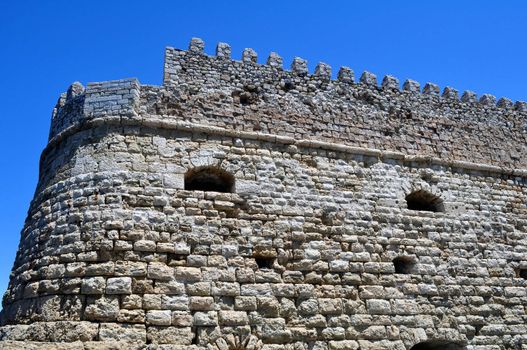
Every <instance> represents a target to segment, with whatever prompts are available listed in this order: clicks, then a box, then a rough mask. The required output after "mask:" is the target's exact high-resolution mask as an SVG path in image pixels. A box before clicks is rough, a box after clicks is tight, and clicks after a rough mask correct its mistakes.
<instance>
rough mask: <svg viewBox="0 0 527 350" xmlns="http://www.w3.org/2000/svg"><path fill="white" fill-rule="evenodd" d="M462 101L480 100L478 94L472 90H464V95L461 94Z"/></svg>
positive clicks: (472, 101) (474, 101) (473, 101)
mask: <svg viewBox="0 0 527 350" xmlns="http://www.w3.org/2000/svg"><path fill="white" fill-rule="evenodd" d="M461 101H462V102H465V103H476V102H478V95H476V93H475V92H473V91H470V90H466V91H463V95H461Z"/></svg>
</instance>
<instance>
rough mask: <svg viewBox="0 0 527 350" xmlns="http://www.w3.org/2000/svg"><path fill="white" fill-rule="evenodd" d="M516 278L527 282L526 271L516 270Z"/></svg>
mask: <svg viewBox="0 0 527 350" xmlns="http://www.w3.org/2000/svg"><path fill="white" fill-rule="evenodd" d="M516 277H518V278H523V279H525V280H527V269H517V270H516Z"/></svg>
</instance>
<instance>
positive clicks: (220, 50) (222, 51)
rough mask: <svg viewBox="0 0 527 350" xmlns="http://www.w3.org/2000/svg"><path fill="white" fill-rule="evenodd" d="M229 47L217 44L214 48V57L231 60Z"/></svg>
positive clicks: (224, 44)
mask: <svg viewBox="0 0 527 350" xmlns="http://www.w3.org/2000/svg"><path fill="white" fill-rule="evenodd" d="M231 51H232V50H231V47H230V45H229V44H226V43H218V45H217V46H216V57H219V58H223V59H226V60H230V59H231Z"/></svg>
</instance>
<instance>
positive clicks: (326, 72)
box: [313, 62, 331, 81]
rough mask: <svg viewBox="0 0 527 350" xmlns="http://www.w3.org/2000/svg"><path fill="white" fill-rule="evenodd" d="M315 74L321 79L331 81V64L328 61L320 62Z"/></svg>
mask: <svg viewBox="0 0 527 350" xmlns="http://www.w3.org/2000/svg"><path fill="white" fill-rule="evenodd" d="M313 75H314V76H315V77H317V78H319V79H322V80H328V81H329V80H330V79H331V66H330V65H329V64H327V63H324V62H319V63H318V64H317V66H316V67H315V73H314V74H313Z"/></svg>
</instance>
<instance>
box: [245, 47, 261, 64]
mask: <svg viewBox="0 0 527 350" xmlns="http://www.w3.org/2000/svg"><path fill="white" fill-rule="evenodd" d="M257 61H258V54H257V53H256V51H254V50H253V49H251V48H246V49H244V50H243V53H242V62H244V63H257Z"/></svg>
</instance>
